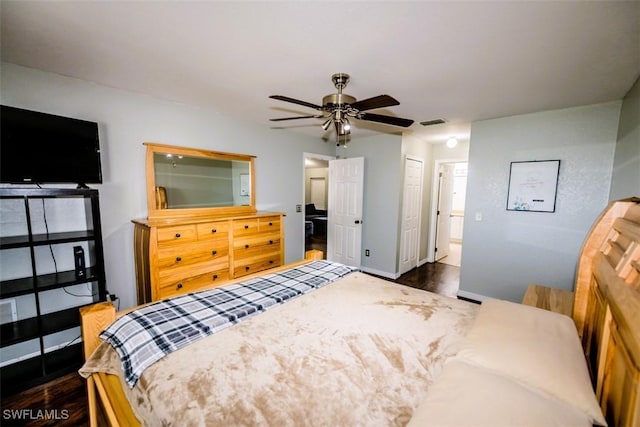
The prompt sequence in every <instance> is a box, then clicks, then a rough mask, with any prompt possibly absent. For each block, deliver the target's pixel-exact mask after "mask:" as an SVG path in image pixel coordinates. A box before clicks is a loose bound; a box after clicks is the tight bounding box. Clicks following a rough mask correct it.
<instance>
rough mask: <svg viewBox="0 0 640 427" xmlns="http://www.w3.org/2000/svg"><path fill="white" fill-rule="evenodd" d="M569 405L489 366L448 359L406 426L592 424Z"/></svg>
mask: <svg viewBox="0 0 640 427" xmlns="http://www.w3.org/2000/svg"><path fill="white" fill-rule="evenodd" d="M591 425H592V424H591V420H590V418H589V417H588V416H587V415H586V414H584V413H583V412H581V411H578V410H577V409H575V408H574V407H573V406H571V405H567V404H565V403H563V402H561V401H559V400H556V399H548V398H546V397H545V396H544V395H542V394H539V393H536V392H535V391H533V390H531V389H529V388H527V387H523V386H522V385H520V384H519V383H517V382H515V381H512V380H510V379H509V378H507V377H504V376H502V375H496V374H493V373H491V372H490V371H489V370H487V369H484V368H481V367H478V366H474V365H469V364H467V363H464V362H462V361H460V360H452V361H450V362H449V363H447V364H446V365H445V367H444V368H443V370H442V372H441V374H440V376H439V377H438V379H437V380H436V381H435V382H434V383H433V384H432V385H431V387H429V390H428V392H427V397H426V399H425V400H424V401H423V402H422V403H421V404H420V406H419V407H418V408H417V409H416V410H415V411H414V412H413V417H412V418H411V420H410V421H409V424H407V427H422V426H425V427H426V426H438V427H448V426H451V427H454V426H455V427H460V426H474V427H502V426H504V427H516V426H519V427H525V426H531V427H540V426H545V427H556V426H558V427H560V426H562V427H566V426H572V427H578V426H585V427H591Z"/></svg>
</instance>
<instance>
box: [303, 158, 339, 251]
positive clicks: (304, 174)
mask: <svg viewBox="0 0 640 427" xmlns="http://www.w3.org/2000/svg"><path fill="white" fill-rule="evenodd" d="M336 158H337V157H336V156H330V155H327V154H318V153H308V152H303V153H302V202H301V204H300V207H301V213H302V215H303V216H302V221H301V223H302V224H301V226H302V253H301V254H300V256H301V259H304V255H305V238H304V235H305V229H304V206H305V204H306V195H307V194H306V189H305V184H306V181H305V177H306V172H305V169H306V165H305V160H306V159H320V160H326V161H330V160H335V159H336ZM327 167H328V166H327ZM330 180H331V177H329V176H328V174H327V189H328V188H329V181H330ZM326 208H327V215H328V214H329V211H328V209H329V206H326ZM328 244H329V235H328V234H327V245H328ZM326 256H327V254H325V257H326Z"/></svg>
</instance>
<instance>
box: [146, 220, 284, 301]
mask: <svg viewBox="0 0 640 427" xmlns="http://www.w3.org/2000/svg"><path fill="white" fill-rule="evenodd" d="M133 223H134V224H135V229H134V254H135V264H136V282H137V294H138V304H143V303H147V302H150V301H157V300H161V299H164V298H167V297H171V296H175V295H179V294H184V293H188V292H193V291H196V290H201V289H205V288H210V287H213V286H218V285H222V284H224V283H225V282H226V281H228V280H230V279H234V278H238V277H242V276H245V275H247V274H251V273H255V272H257V271H261V270H265V269H268V268H272V267H276V266H279V265H281V264H282V263H283V262H284V215H283V214H282V213H277V212H258V213H252V214H236V215H224V216H209V217H203V218H198V219H194V218H188V219H173V220H155V221H152V222H151V221H149V220H148V219H140V220H134V221H133Z"/></svg>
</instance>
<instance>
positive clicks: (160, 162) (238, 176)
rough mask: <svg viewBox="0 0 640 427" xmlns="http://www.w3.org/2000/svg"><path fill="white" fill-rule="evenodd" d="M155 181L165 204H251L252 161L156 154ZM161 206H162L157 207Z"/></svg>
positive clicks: (191, 206)
mask: <svg viewBox="0 0 640 427" xmlns="http://www.w3.org/2000/svg"><path fill="white" fill-rule="evenodd" d="M153 156H154V159H153V160H154V168H155V183H156V187H157V189H158V190H160V191H161V193H162V197H163V198H164V199H165V200H163V203H165V204H164V206H166V208H169V209H176V208H178V209H179V208H202V207H218V206H244V205H249V203H250V194H249V191H248V187H247V185H246V182H247V179H248V177H249V173H250V170H249V162H244V161H236V160H218V159H210V158H202V157H190V156H182V155H175V154H166V153H154V155H153ZM158 208H159V209H161V208H163V206H158Z"/></svg>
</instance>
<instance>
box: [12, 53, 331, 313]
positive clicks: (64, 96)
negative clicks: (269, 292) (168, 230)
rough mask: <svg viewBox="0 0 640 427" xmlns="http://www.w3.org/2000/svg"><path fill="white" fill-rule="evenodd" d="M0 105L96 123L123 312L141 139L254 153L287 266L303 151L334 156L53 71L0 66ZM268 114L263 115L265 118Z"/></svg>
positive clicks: (326, 149) (213, 114)
mask: <svg viewBox="0 0 640 427" xmlns="http://www.w3.org/2000/svg"><path fill="white" fill-rule="evenodd" d="M0 71H1V73H0V74H1V76H0V78H1V80H0V85H1V87H2V92H1V94H0V102H1V103H2V104H6V105H11V106H15V107H20V108H26V109H32V110H37V111H44V112H48V113H53V114H58V115H63V116H69V117H75V118H80V119H85V120H92V121H96V122H98V123H99V126H100V143H101V148H102V166H103V179H104V182H103V184H101V185H95V186H94V187H95V188H97V189H98V190H99V191H100V207H101V218H102V234H103V243H104V249H105V265H106V275H107V288H108V289H109V291H110V292H112V293H116V294H117V295H118V296H119V297H120V298H121V308H124V307H129V306H132V305H134V304H135V302H136V301H135V278H134V264H133V242H132V239H133V237H132V234H133V226H132V224H131V220H132V219H134V218H144V217H146V216H147V206H146V188H145V171H144V153H145V150H144V147H143V145H142V143H143V142H145V141H151V142H157V143H164V144H171V145H181V146H187V147H198V148H204V149H210V150H217V151H227V152H234V153H245V154H253V155H256V156H257V158H256V162H255V171H256V196H257V197H256V200H257V207H258V209H259V210H270V211H279V212H285V213H286V215H287V216H286V218H285V236H286V244H285V248H286V257H285V260H286V262H292V261H295V260H298V259H300V258H301V257H302V255H303V252H304V246H303V244H302V242H303V236H302V230H303V227H302V221H303V214H302V213H296V212H295V205H296V204H303V200H302V195H303V185H304V176H303V167H302V161H303V155H302V154H303V153H304V152H314V153H319V154H326V155H333V154H334V151H335V146H334V145H333V144H326V143H325V142H323V141H322V140H321V139H320V138H319V137H318V138H309V137H303V136H300V135H296V134H293V133H291V132H286V131H278V130H272V129H269V128H268V127H265V126H260V125H257V124H252V123H246V122H242V121H240V120H237V119H235V118H231V117H228V116H225V115H223V114H222V113H220V112H218V111H214V110H208V109H203V108H198V107H195V106H189V105H184V104H178V103H175V102H170V101H165V100H160V99H156V98H152V97H149V96H145V95H140V94H136V93H132V92H126V91H122V90H117V89H113V88H109V87H105V86H100V85H97V84H94V83H90V82H85V81H81V80H77V79H72V78H68V77H64V76H60V75H57V74H52V73H45V72H41V71H38V70H34V69H30V68H24V67H20V66H17V65H14V64H9V63H2V64H1V70H0ZM267 115H268V111H265V116H267Z"/></svg>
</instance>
